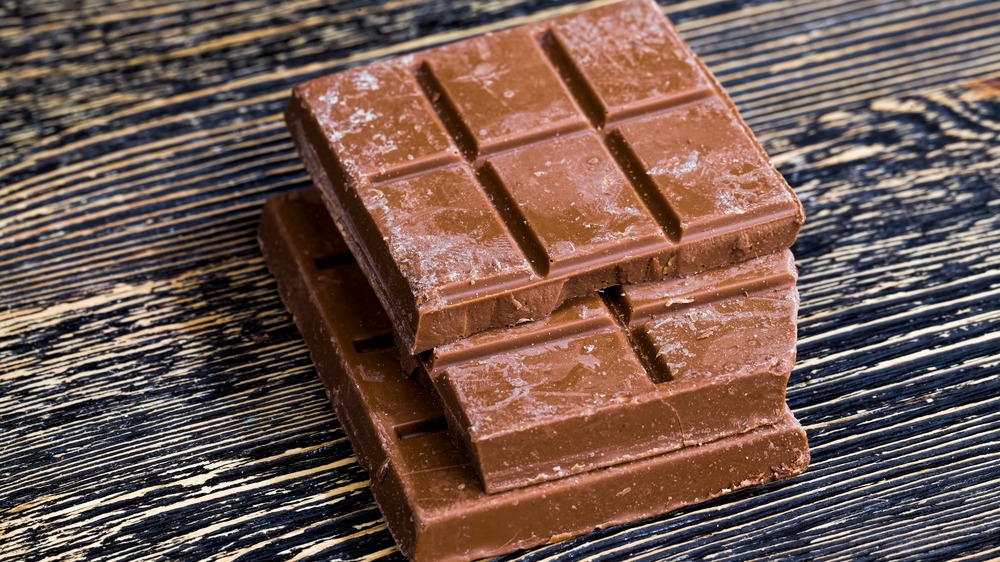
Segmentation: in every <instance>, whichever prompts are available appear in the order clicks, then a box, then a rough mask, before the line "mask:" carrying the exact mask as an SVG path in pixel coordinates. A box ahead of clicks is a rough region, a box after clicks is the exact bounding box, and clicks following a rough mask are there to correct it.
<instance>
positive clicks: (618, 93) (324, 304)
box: [260, 0, 809, 560]
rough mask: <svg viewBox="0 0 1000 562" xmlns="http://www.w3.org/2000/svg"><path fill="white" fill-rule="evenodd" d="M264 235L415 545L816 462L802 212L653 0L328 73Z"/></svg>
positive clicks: (543, 522) (489, 540) (398, 528)
mask: <svg viewBox="0 0 1000 562" xmlns="http://www.w3.org/2000/svg"><path fill="white" fill-rule="evenodd" d="M286 118H287V122H288V126H289V128H290V129H291V132H292V136H293V138H294V141H295V145H296V147H297V148H298V151H299V153H300V154H301V156H302V159H303V161H304V162H305V165H306V168H307V169H308V170H309V173H310V175H311V176H312V178H313V180H314V181H315V183H316V184H317V186H318V189H310V190H305V191H299V192H292V193H287V194H283V195H278V196H275V197H272V198H270V199H269V200H268V201H267V203H266V205H265V207H264V214H263V219H262V222H261V226H260V243H261V246H262V248H263V250H264V255H265V257H266V259H267V264H268V267H269V268H270V269H271V271H272V272H273V273H274V275H275V276H276V277H277V279H278V288H279V290H280V292H281V296H282V298H283V300H284V302H285V304H286V306H287V307H288V309H289V310H290V311H291V312H292V314H293V315H294V317H295V322H296V324H297V326H298V327H299V330H300V331H301V332H302V335H303V337H304V338H305V340H306V342H307V344H308V346H309V350H310V352H311V354H312V357H313V360H314V362H315V364H316V368H317V370H318V371H319V374H320V376H321V378H322V379H323V383H324V385H325V386H326V389H327V393H328V395H329V397H330V400H331V401H332V402H333V405H334V407H335V409H336V412H337V416H338V417H339V419H340V422H341V423H342V425H343V427H344V430H345V431H346V433H347V435H348V437H349V438H350V440H351V442H352V443H353V445H354V450H355V452H356V455H357V459H358V462H359V463H360V464H361V465H362V466H363V467H364V468H365V469H366V470H367V471H368V472H369V474H370V477H371V489H372V493H373V495H374V496H375V499H376V501H377V502H378V504H379V507H380V508H381V509H382V513H383V514H384V516H385V520H386V522H387V524H388V527H389V530H390V531H391V533H392V535H393V537H394V538H395V539H396V541H397V543H398V544H399V547H400V549H401V550H402V551H403V552H404V553H405V554H406V555H407V556H409V557H410V558H411V559H414V560H468V559H473V558H480V557H485V556H493V555H498V554H502V553H505V552H509V551H512V550H515V549H519V548H526V547H530V546H534V545H539V544H543V543H546V542H549V541H553V540H558V539H560V538H565V537H569V536H573V535H577V534H581V533H586V532H588V531H590V530H592V529H594V528H598V527H604V526H608V525H613V524H617V523H624V522H628V521H633V520H636V519H639V518H643V517H648V516H651V515H655V514H659V513H663V512H666V511H669V510H671V509H675V508H677V507H680V506H684V505H689V504H692V503H695V502H700V501H704V500H706V499H709V498H713V497H716V496H719V495H721V494H725V493H727V492H731V491H733V490H736V489H740V488H744V487H747V486H753V485H757V484H761V483H764V482H770V481H773V480H777V479H780V478H785V477H788V476H791V475H794V474H798V473H800V472H802V471H803V470H805V468H806V465H807V464H808V462H809V450H808V445H807V442H806V436H805V433H804V432H803V431H802V428H801V427H800V426H799V424H798V422H797V421H796V420H795V418H794V417H793V416H792V414H791V413H790V412H789V411H788V409H787V407H786V405H785V401H784V399H785V387H786V385H787V382H788V376H789V373H790V371H791V369H792V366H793V364H794V362H795V338H796V313H797V308H798V293H797V292H796V288H795V281H796V272H795V267H794V264H793V260H792V255H791V253H790V252H789V251H788V249H787V248H788V247H789V246H790V245H791V244H792V242H793V241H794V240H795V236H796V234H797V233H798V230H799V227H800V226H801V224H802V221H803V213H802V207H801V205H800V204H799V202H798V200H797V199H796V197H795V195H794V193H793V192H792V190H791V189H789V187H788V185H787V184H786V183H785V181H784V180H783V179H782V177H781V175H780V174H779V173H778V172H777V171H776V170H775V169H774V167H773V166H772V165H771V163H770V162H769V161H768V158H767V155H766V154H765V153H764V151H763V149H762V148H761V146H760V145H759V144H758V142H757V141H756V139H755V138H754V137H753V134H752V133H751V132H750V130H749V129H748V128H747V127H746V125H745V124H744V123H743V122H742V120H741V119H740V118H739V116H738V115H737V113H736V109H735V107H734V106H733V104H732V102H731V101H730V100H729V98H728V97H727V96H726V94H725V92H723V91H722V89H721V87H720V86H719V84H718V82H717V81H716V80H715V79H714V78H713V77H712V75H711V74H710V73H709V72H708V71H707V70H706V69H705V67H704V65H703V64H702V63H701V62H700V61H699V60H698V59H697V57H695V55H694V54H693V53H692V52H691V50H690V49H689V48H688V47H687V46H686V45H685V44H684V43H683V41H682V40H681V38H680V36H679V35H678V33H677V31H676V30H675V29H674V28H673V27H672V26H671V25H670V23H669V22H668V21H667V19H666V18H665V17H664V16H663V15H662V14H661V12H660V11H659V9H658V8H657V6H656V5H655V4H654V3H653V2H647V1H642V0H635V1H627V2H622V3H619V4H613V5H607V6H602V7H600V8H597V9H593V10H590V11H585V12H580V13H577V14H572V15H569V16H563V17H559V18H556V19H552V20H548V21H543V22H540V23H535V24H531V25H526V26H523V27H519V28H515V29H511V30H507V31H503V32H499V33H494V34H489V35H485V36H482V37H477V38H473V39H468V40H465V41H462V42H459V43H454V44H451V45H446V46H443V47H440V48H435V49H432V50H428V51H424V52H421V53H417V54H413V55H407V56H403V57H399V58H396V59H393V60H388V61H383V62H377V63H374V64H370V65H368V66H364V67H360V68H355V69H352V70H347V71H344V72H340V73H337V74H333V75H330V76H326V77H322V78H318V79H315V80H312V81H310V82H307V83H305V84H301V85H299V86H298V87H296V88H295V90H294V94H293V97H292V100H291V102H290V103H289V106H288V110H287V113H286Z"/></svg>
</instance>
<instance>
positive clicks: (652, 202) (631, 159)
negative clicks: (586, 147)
mask: <svg viewBox="0 0 1000 562" xmlns="http://www.w3.org/2000/svg"><path fill="white" fill-rule="evenodd" d="M604 142H605V144H606V145H607V147H608V152H610V153H611V156H613V157H614V159H615V161H616V162H617V163H618V166H619V167H620V168H621V169H622V171H623V172H624V173H625V177H627V178H629V180H631V182H632V189H634V190H635V192H636V194H638V196H639V199H641V200H642V203H643V204H644V205H645V206H646V209H647V210H648V211H649V214H650V215H652V217H653V218H654V219H656V222H657V223H659V225H660V227H661V228H663V232H664V234H666V235H667V237H668V238H670V240H671V241H673V242H679V241H680V239H681V223H680V219H679V218H677V213H676V212H674V210H673V209H672V208H670V205H667V204H666V203H665V202H664V200H663V198H662V197H659V196H658V195H657V193H656V189H657V188H656V185H654V184H653V180H652V179H651V178H650V177H649V174H647V173H646V170H645V169H643V167H642V164H641V163H640V162H639V160H638V159H637V158H636V157H635V154H634V153H633V152H632V149H631V148H630V147H629V146H628V143H627V142H625V140H624V139H623V138H622V136H621V134H620V133H619V132H618V131H617V130H611V131H608V133H607V134H605V135H604Z"/></svg>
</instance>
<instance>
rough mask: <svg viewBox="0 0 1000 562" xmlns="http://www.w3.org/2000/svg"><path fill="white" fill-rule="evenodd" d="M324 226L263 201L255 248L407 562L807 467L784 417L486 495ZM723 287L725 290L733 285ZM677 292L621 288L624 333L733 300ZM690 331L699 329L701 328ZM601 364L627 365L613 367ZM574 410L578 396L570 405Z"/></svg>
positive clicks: (566, 530) (700, 291) (302, 212)
mask: <svg viewBox="0 0 1000 562" xmlns="http://www.w3.org/2000/svg"><path fill="white" fill-rule="evenodd" d="M324 217H326V211H325V209H324V208H323V206H322V204H321V203H320V202H319V200H318V197H317V195H316V194H315V193H311V192H309V191H300V192H292V193H288V194H283V195H279V196H275V197H272V198H271V199H269V200H268V202H267V204H266V205H265V210H264V215H263V218H262V222H261V228H260V240H261V245H262V248H263V250H264V254H265V258H266V260H267V264H268V267H269V268H270V269H271V270H272V271H273V272H274V274H275V276H276V278H277V280H278V288H279V291H280V292H281V295H282V298H283V300H284V301H285V303H286V306H287V307H288V308H289V310H290V311H291V312H292V314H293V316H294V317H295V322H296V324H297V326H298V327H299V330H300V331H301V332H302V335H303V337H304V338H305V340H306V343H307V345H308V346H309V349H310V353H311V354H312V357H313V360H314V362H315V364H316V367H317V370H318V371H319V374H320V377H321V378H322V380H323V382H324V385H325V386H326V389H327V393H328V395H329V397H330V399H331V400H332V402H333V404H334V406H335V408H336V410H337V415H338V418H339V419H340V421H341V423H342V424H343V426H344V429H345V431H346V433H347V435H348V437H349V438H350V439H351V442H352V444H353V445H354V448H355V452H356V456H357V458H358V462H359V463H360V464H361V465H362V466H363V467H364V468H365V469H366V470H368V471H369V473H370V474H371V488H372V492H373V494H374V496H375V498H376V501H377V502H378V503H379V506H380V508H381V509H382V512H383V514H384V516H385V519H386V522H387V524H388V526H389V530H390V531H391V532H392V534H393V537H394V538H395V539H396V541H397V543H398V544H399V546H400V548H401V550H402V551H403V552H404V553H405V554H406V555H407V556H409V557H410V558H411V559H414V560H470V559H474V558H481V557H486V556H494V555H499V554H502V553H505V552H510V551H512V550H516V549H519V548H528V547H531V546H535V545H539V544H543V543H545V542H548V541H550V540H552V539H558V538H566V537H569V536H572V535H576V534H581V533H585V532H588V531H590V530H591V529H594V528H597V527H603V526H607V525H612V524H617V523H624V522H628V521H632V520H635V519H639V518H642V517H648V516H651V515H655V514H659V513H663V512H665V511H669V510H671V509H676V508H678V507H681V506H684V505H689V504H691V503H695V502H699V501H704V500H707V499H710V498H712V497H716V496H719V495H721V494H724V493H728V492H730V491H733V490H736V489H739V488H742V487H746V486H752V485H757V484H760V483H764V482H768V481H772V480H776V479H780V478H785V477H788V476H791V475H794V474H798V473H800V472H802V471H803V470H805V467H806V465H807V464H808V460H809V453H808V446H807V443H806V439H805V434H804V433H803V431H802V429H801V427H800V426H799V425H798V423H797V422H796V421H795V419H794V417H792V415H791V414H790V413H788V412H787V410H784V409H783V410H782V411H781V415H780V416H779V418H778V419H777V420H776V423H774V424H773V425H767V426H761V427H757V428H756V429H752V430H750V431H749V432H747V433H743V434H740V435H737V436H733V437H726V438H723V439H719V440H715V441H712V442H710V443H705V444H702V445H692V446H686V447H683V448H681V449H678V450H675V451H672V452H667V453H662V454H656V455H653V456H649V457H645V458H643V459H640V460H635V461H631V462H624V463H619V464H616V465H614V466H611V467H608V468H604V469H598V470H591V471H587V472H583V473H579V474H574V475H570V476H567V477H565V478H560V479H558V480H554V481H550V482H544V483H540V484H535V485H529V486H523V487H519V488H515V489H510V490H506V491H501V492H498V493H492V494H491V493H488V492H487V491H486V490H485V489H484V487H483V485H482V482H481V480H480V478H479V475H478V474H477V472H476V469H475V468H474V465H473V463H471V462H470V461H469V459H468V458H467V457H466V456H465V455H463V454H462V452H461V450H460V449H459V448H457V447H456V446H455V445H454V443H453V439H452V438H451V437H450V436H449V434H448V431H447V429H446V425H445V412H444V411H443V409H442V408H441V406H440V405H439V403H438V401H437V399H436V398H435V396H434V394H433V393H432V392H431V391H429V390H428V389H427V388H426V387H425V386H423V385H421V384H420V383H418V382H417V381H416V380H414V379H413V378H410V377H407V376H405V375H404V374H403V373H402V372H401V371H400V369H399V364H398V361H397V356H396V351H395V350H394V349H392V347H391V345H390V342H391V340H387V339H386V338H385V334H386V333H388V332H387V330H388V327H389V325H390V323H389V319H388V318H387V317H386V316H385V314H384V313H383V312H382V311H381V309H380V308H379V306H378V303H377V299H376V298H375V295H374V294H373V292H372V291H371V289H370V287H369V286H368V284H367V283H366V281H365V279H364V276H363V275H362V274H361V272H360V271H359V269H358V267H357V265H356V264H355V263H354V262H353V260H352V259H351V258H350V255H349V254H348V251H347V248H346V246H345V245H344V244H343V242H342V241H341V240H340V239H339V238H338V237H337V236H336V235H331V232H330V229H332V226H330V225H329V223H328V220H329V219H327V222H326V223H324V220H323V219H324ZM322 224H327V226H326V228H325V229H324V228H317V225H322ZM301 248H307V249H308V250H307V251H302V250H301ZM719 276H720V277H721V278H723V279H726V280H728V281H729V284H730V285H732V284H733V282H734V280H738V279H740V278H741V277H742V274H733V273H731V272H730V273H724V272H723V273H720V274H719ZM778 277H780V275H778ZM682 281H683V280H682ZM684 283H686V286H685V287H672V288H669V289H667V290H662V289H660V290H657V289H654V288H651V287H649V286H646V287H644V288H643V290H642V291H638V292H634V293H630V292H629V291H627V290H626V292H625V296H621V297H620V298H619V299H618V300H619V301H622V300H629V302H630V305H629V306H630V307H631V308H632V309H634V311H635V312H634V313H633V318H632V320H631V321H630V322H629V325H635V326H639V327H641V326H645V325H647V324H648V323H649V322H651V321H654V320H655V318H656V315H655V311H653V312H654V314H646V312H645V311H647V310H649V309H648V307H647V305H648V304H649V303H652V302H656V301H658V302H662V299H663V298H669V299H673V301H674V304H675V305H677V306H682V307H686V308H683V309H681V310H679V311H675V312H689V311H695V310H698V309H699V308H700V307H703V306H721V305H722V304H724V303H726V302H729V301H731V300H732V295H731V293H732V290H731V289H730V288H726V287H728V286H727V285H726V283H725V282H723V283H721V285H723V286H724V288H723V289H718V290H717V289H716V287H719V286H720V283H715V284H713V285H711V286H710V287H707V288H706V287H705V286H704V284H701V285H699V284H698V283H693V284H692V282H691V280H690V279H689V280H687V281H684ZM737 284H739V283H738V281H737ZM741 286H745V284H743V285H741ZM764 292H765V293H766V290H765V291H764ZM691 295H710V296H708V297H704V300H708V301H711V302H710V303H709V304H707V305H704V304H699V303H698V302H690V301H691V299H692V297H691ZM595 298H596V297H595ZM698 298H703V297H698ZM720 298H721V299H723V300H721V301H720V300H718V299H720ZM743 298H744V299H749V298H753V297H752V296H751V297H743ZM727 299H728V300H727ZM586 300H587V299H580V300H577V301H573V302H572V303H571V304H570V306H568V307H564V308H562V309H560V312H558V313H557V314H556V315H555V316H553V317H552V320H553V321H554V322H555V323H556V324H558V323H560V322H563V321H566V320H567V319H572V318H574V317H577V318H579V317H582V316H585V317H586V318H582V321H583V322H589V321H590V320H589V318H590V316H591V315H590V314H589V313H582V310H590V309H591V306H592V305H594V304H595V303H587V302H585V301H586ZM685 301H687V302H685ZM581 303H582V304H581ZM713 303H714V304H713ZM596 305H599V306H604V305H603V304H601V303H596ZM581 306H582V307H583V308H580V307H581ZM671 306H673V305H671ZM574 307H575V308H574ZM644 307H645V308H644ZM604 311H605V312H609V309H607V308H604ZM719 313H721V314H725V313H726V312H725V310H722V311H721V312H719ZM603 314H604V313H602V315H603ZM570 324H572V322H570ZM596 325H597V326H598V332H601V330H602V329H603V328H604V327H607V324H606V322H605V321H604V320H600V321H597V322H596ZM688 327H690V328H691V329H694V330H699V329H700V328H699V325H698V324H697V320H695V323H694V324H691V325H690V326H688ZM519 328H520V327H519ZM683 331H684V330H683V329H681V332H683ZM601 333H603V332H601ZM699 333H700V332H699ZM622 334H623V332H621V331H618V332H614V331H612V332H608V335H606V336H604V337H598V338H593V337H591V338H588V340H589V341H590V342H591V343H582V342H581V343H579V346H580V349H584V348H585V347H586V346H589V345H593V346H594V349H593V350H591V351H589V352H586V353H588V354H598V353H599V352H598V351H597V348H598V347H599V346H603V345H605V343H608V342H610V344H611V345H612V346H617V345H620V342H616V341H614V340H616V338H618V337H619V336H621V335H622ZM483 337H485V335H484V336H483ZM706 339H711V338H706ZM608 360H610V361H612V362H614V361H624V362H626V363H628V361H627V360H624V359H621V358H618V359H616V358H614V357H610V358H608ZM751 363H752V361H751V362H748V363H747V364H751ZM668 365H670V363H669V362H668ZM626 367H627V368H628V369H632V373H631V374H632V375H634V380H635V381H636V383H637V384H648V383H649V380H648V378H645V375H644V374H642V375H641V374H640V372H639V371H636V370H635V367H636V364H635V363H633V364H632V365H631V366H626ZM686 368H688V369H689V371H685V373H686V374H685V375H684V376H685V377H691V378H697V377H698V376H699V373H698V372H697V370H698V367H697V365H694V366H690V365H689V366H688V367H686ZM583 400H584V398H583V397H578V399H576V400H571V401H570V402H577V403H578V402H581V401H583ZM709 421H710V420H709Z"/></svg>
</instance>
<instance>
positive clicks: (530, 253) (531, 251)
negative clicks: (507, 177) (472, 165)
mask: <svg viewBox="0 0 1000 562" xmlns="http://www.w3.org/2000/svg"><path fill="white" fill-rule="evenodd" d="M476 178H477V179H478V180H479V184H480V185H481V186H482V187H483V191H485V192H486V195H488V196H489V198H490V201H491V202H492V203H493V206H494V207H495V208H496V210H497V213H498V214H499V215H500V218H501V219H502V220H503V223H504V225H505V226H506V227H507V230H508V231H510V235H511V237H513V238H514V241H515V242H517V245H518V247H520V248H521V252H523V253H524V257H526V258H527V259H528V263H530V264H531V268H532V269H533V270H534V271H535V274H537V275H538V276H539V277H544V276H545V274H546V273H548V271H549V258H548V257H546V255H545V248H544V247H543V246H542V242H541V241H540V240H539V239H538V237H537V236H535V234H534V233H533V232H532V231H531V228H529V227H528V222H527V220H526V219H525V217H524V213H523V211H522V210H521V208H520V206H518V204H517V202H516V201H513V200H511V198H510V197H509V196H508V195H507V190H505V189H504V188H503V186H502V185H500V183H501V180H500V177H499V176H498V175H497V172H496V170H495V169H494V168H493V164H492V163H490V162H486V163H485V164H483V165H482V166H480V167H479V170H477V171H476Z"/></svg>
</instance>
